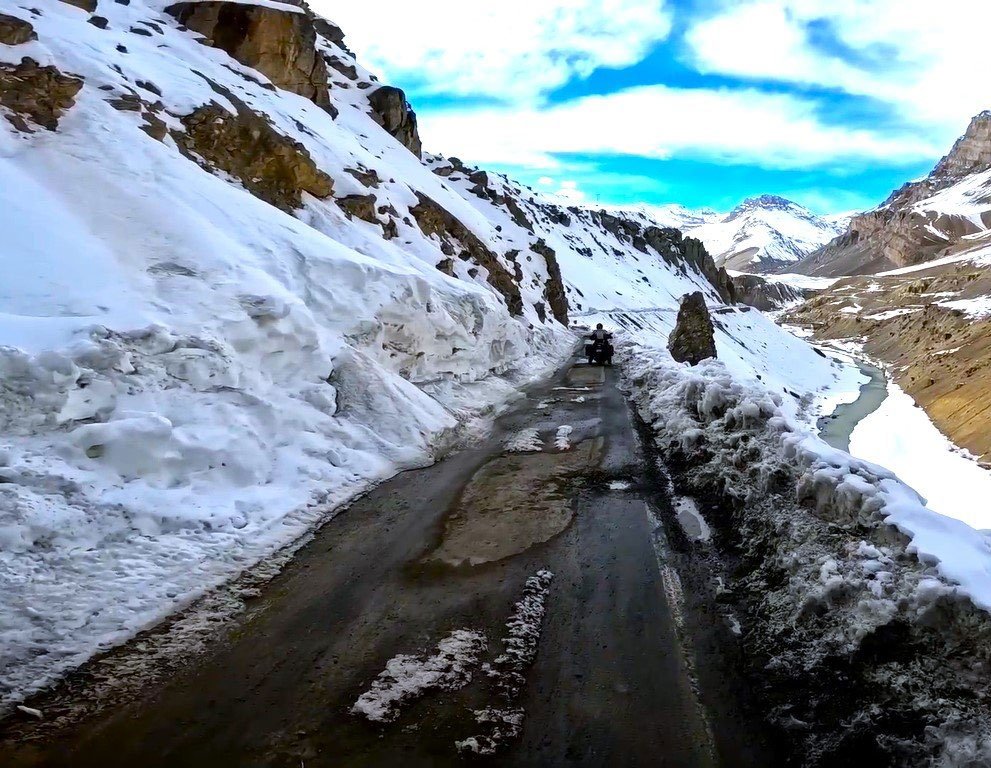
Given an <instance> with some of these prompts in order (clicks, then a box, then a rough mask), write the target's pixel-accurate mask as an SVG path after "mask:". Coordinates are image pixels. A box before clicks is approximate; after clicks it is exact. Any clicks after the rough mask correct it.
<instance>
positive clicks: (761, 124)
mask: <svg viewBox="0 0 991 768" xmlns="http://www.w3.org/2000/svg"><path fill="white" fill-rule="evenodd" d="M421 134H422V135H423V137H424V142H425V144H426V145H427V147H428V148H437V149H438V150H443V151H444V152H446V153H453V154H456V155H458V156H459V157H464V158H466V159H470V160H471V161H472V162H476V163H499V164H504V165H517V166H518V165H526V166H530V167H536V168H547V169H554V168H556V167H558V166H559V165H560V163H559V161H558V160H556V159H555V157H554V155H555V154H564V153H572V154H591V155H635V156H640V157H648V158H657V159H665V158H669V157H671V156H673V155H680V156H691V157H701V158H705V159H709V160H717V161H723V162H733V163H754V164H759V165H764V166H766V167H776V168H794V167H804V166H808V165H824V164H828V163H833V162H837V161H840V160H856V159H863V160H869V161H871V162H902V161H905V160H917V159H919V158H924V157H931V156H933V155H934V154H936V155H938V154H939V151H940V147H939V145H934V144H932V143H929V142H924V141H922V140H919V139H917V138H914V137H912V136H908V135H889V134H882V133H875V132H872V131H866V130H855V129H848V128H844V127H841V126H832V125H826V124H824V123H822V122H821V121H820V120H819V119H818V118H817V117H816V112H815V107H814V105H813V104H812V103H811V102H808V101H806V100H803V99H801V98H798V97H795V96H791V95H787V94H768V93H762V92H761V91H758V90H755V89H742V90H721V89H678V88H669V87H666V86H661V85H657V86H644V87H640V88H631V89H627V90H624V91H618V92H615V93H611V94H607V95H603V96H588V97H585V98H582V99H577V100H574V101H570V102H566V103H562V104H557V105H551V106H547V107H545V108H541V109H538V108H529V107H520V108H512V107H505V108H498V109H496V108H489V109H474V110H442V111H433V112H431V111H427V112H425V113H423V114H422V115H421Z"/></svg>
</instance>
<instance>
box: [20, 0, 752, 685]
mask: <svg viewBox="0 0 991 768" xmlns="http://www.w3.org/2000/svg"><path fill="white" fill-rule="evenodd" d="M0 228H2V231H3V233H4V238H5V240H4V242H5V247H4V250H3V256H2V257H0V258H2V259H3V267H4V279H3V280H2V281H0V434H2V439H0V570H7V569H12V570H10V571H9V572H16V573H18V574H19V576H18V579H17V581H16V584H15V585H14V586H12V587H11V588H9V589H5V590H2V592H3V594H2V595H0V601H2V602H3V605H2V606H0V607H2V612H3V615H4V617H5V619H7V620H8V621H7V622H6V623H5V625H4V626H3V627H0V700H6V699H8V697H9V696H12V695H14V692H17V691H24V690H28V689H30V688H33V687H37V686H40V685H44V684H45V682H46V681H48V680H50V679H52V677H53V676H55V675H58V674H59V673H60V672H62V671H64V670H66V669H68V668H71V667H73V666H75V665H77V664H79V663H80V662H81V661H83V660H84V659H85V658H87V657H88V656H89V655H91V654H92V653H93V652H94V651H95V650H96V649H97V648H98V647H101V646H102V647H105V646H106V645H108V644H113V643H116V642H120V641H122V640H124V639H126V638H127V637H128V636H129V635H131V634H133V633H134V632H135V631H137V630H138V629H140V628H143V627H146V626H149V625H150V624H152V623H154V622H155V621H156V620H158V619H159V618H161V616H163V615H164V614H166V613H168V612H170V611H172V610H175V609H176V608H179V607H181V606H183V605H186V604H188V602H189V601H190V600H191V599H193V598H195V597H196V596H197V595H198V594H200V593H202V591H203V590H206V589H209V588H210V587H211V586H213V585H215V584H217V583H220V582H222V581H224V580H226V579H229V578H230V577H231V576H233V575H235V574H237V573H238V572H240V571H241V570H242V569H243V568H245V567H248V566H250V565H251V564H252V563H254V562H256V561H258V560H259V559H262V558H265V557H267V556H268V555H270V554H271V553H272V552H273V551H274V550H276V549H278V548H279V547H281V546H283V545H286V544H288V543H289V542H292V541H293V540H295V539H296V538H298V537H300V536H302V535H304V534H305V533H306V532H307V531H308V530H310V529H311V528H312V526H314V525H316V524H318V523H319V522H320V521H321V520H323V519H325V518H326V516H327V515H328V514H330V513H331V510H333V509H334V508H335V507H336V506H337V505H339V504H340V503H341V502H343V501H345V500H346V499H348V498H350V497H351V496H353V495H354V494H355V493H358V492H360V491H361V490H362V489H363V488H366V487H368V485H369V484H371V483H375V482H378V481H380V480H381V479H383V478H385V477H388V476H389V475H391V474H393V473H395V472H396V471H398V470H400V469H402V468H405V467H411V466H417V465H422V464H424V463H426V462H429V461H431V460H432V459H433V458H434V457H435V456H436V455H438V454H439V453H441V452H443V451H445V450H448V449H449V447H450V446H451V445H452V444H455V443H456V442H457V441H458V440H461V439H463V437H462V435H463V434H464V430H465V429H466V428H467V426H466V425H469V424H471V423H474V421H473V420H474V419H475V418H477V417H479V416H483V415H485V414H487V413H489V412H491V411H492V410H494V409H497V408H500V407H502V405H503V404H504V403H505V402H506V400H507V399H508V398H510V397H512V396H513V395H514V392H515V391H516V389H515V388H516V387H517V386H518V385H519V384H521V383H523V382H525V381H527V380H529V379H531V378H533V377H534V376H537V375H540V374H542V373H545V372H547V370H548V369H550V368H552V367H553V366H555V365H556V364H557V363H558V362H559V361H560V360H561V359H562V358H563V356H565V355H567V354H569V353H570V351H571V349H572V346H573V344H574V343H575V337H574V335H573V334H572V333H571V332H569V331H568V330H567V328H566V327H565V326H566V324H567V323H568V322H569V317H570V315H572V314H581V313H582V312H584V311H585V307H586V306H587V305H588V302H589V301H590V300H594V302H595V304H596V305H597V306H623V307H638V306H651V307H655V306H657V305H659V304H661V305H666V306H671V307H674V306H676V301H677V298H679V297H680V296H681V295H682V294H683V293H688V292H691V291H695V290H701V291H703V292H704V293H705V294H706V296H707V298H708V299H709V300H710V301H712V302H713V303H720V302H722V301H725V300H729V299H731V298H732V293H731V288H730V286H729V283H728V282H727V278H726V275H725V273H724V272H721V271H719V270H717V269H716V267H715V265H714V264H713V262H712V260H711V259H710V258H709V257H708V255H707V254H706V253H705V250H704V248H702V246H701V244H700V243H698V242H697V241H694V240H690V239H685V238H683V237H682V236H681V234H680V233H678V232H677V231H676V230H671V229H664V228H661V227H658V226H656V224H655V223H654V222H653V221H652V220H650V219H649V218H648V217H646V216H643V215H637V214H629V215H619V214H613V213H608V212H605V211H591V210H587V209H579V208H574V209H569V208H564V207H561V206H559V205H556V204H552V203H548V202H545V201H541V200H540V199H538V198H537V197H536V196H535V195H534V194H533V193H532V192H531V191H530V190H527V189H525V188H523V187H521V186H520V185H518V184H515V183H514V182H511V181H510V180H508V179H505V178H502V177H498V176H495V175H491V174H487V173H485V172H484V171H480V170H477V169H470V168H467V167H465V166H464V165H463V164H461V163H460V162H459V161H457V160H455V159H444V158H442V157H437V156H433V155H427V156H425V155H424V154H423V151H422V147H421V140H420V136H419V131H418V127H417V121H416V115H415V113H414V111H413V109H412V107H411V106H410V105H409V104H408V103H407V101H406V98H405V95H404V94H403V92H402V91H401V90H399V89H397V88H394V87H391V86H388V85H384V84H382V83H380V82H379V81H378V80H377V79H376V78H375V76H374V75H373V74H371V73H370V72H368V71H367V70H366V69H365V68H364V67H363V66H362V65H361V63H360V62H359V61H358V60H356V58H355V56H354V55H353V54H352V53H351V52H350V51H349V50H348V49H347V47H346V45H345V43H344V35H343V32H342V31H341V30H340V29H339V28H337V27H336V26H335V25H334V24H333V23H332V22H330V21H328V20H326V19H323V18H320V17H318V16H316V15H314V14H313V13H312V12H311V11H310V10H309V9H308V8H307V7H306V6H305V5H304V4H302V3H299V2H291V3H289V2H273V1H272V0H253V1H246V2H235V1H232V0H203V1H202V2H170V0H129V2H125V1H124V0H72V1H71V2H63V1H62V0H30V1H29V0H9V2H6V3H5V4H4V5H3V10H2V14H0ZM125 561H126V562H129V563H132V564H133V566H131V567H129V568H128V569H127V573H126V574H124V573H123V572H122V571H120V569H119V568H118V565H117V564H119V563H120V562H125Z"/></svg>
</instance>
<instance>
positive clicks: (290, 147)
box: [172, 102, 333, 212]
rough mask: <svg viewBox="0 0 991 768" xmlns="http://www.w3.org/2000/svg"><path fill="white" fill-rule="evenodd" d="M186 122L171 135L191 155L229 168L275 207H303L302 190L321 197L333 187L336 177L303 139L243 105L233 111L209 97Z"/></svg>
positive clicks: (287, 209) (331, 190)
mask: <svg viewBox="0 0 991 768" xmlns="http://www.w3.org/2000/svg"><path fill="white" fill-rule="evenodd" d="M182 124H183V125H184V126H185V128H186V131H185V132H184V133H182V132H179V131H174V132H173V134H172V135H173V138H174V139H175V141H176V144H178V145H179V147H180V148H181V149H184V150H185V151H186V153H187V154H188V155H189V156H190V157H191V159H194V160H197V159H198V158H201V159H202V161H205V162H206V163H207V164H208V165H209V167H211V168H217V169H220V170H222V171H224V172H225V173H229V174H230V175H232V176H234V177H235V178H237V179H238V180H240V181H241V183H242V184H244V186H245V188H246V189H247V190H248V191H249V192H251V193H252V194H253V195H255V196H256V197H259V198H261V199H262V200H264V201H266V202H267V203H270V204H272V205H274V206H275V207H277V208H281V209H282V210H284V211H290V212H291V211H293V210H295V209H296V208H299V207H300V205H302V202H303V198H302V195H303V192H309V193H310V194H311V195H314V196H315V197H321V198H323V197H329V196H330V194H331V192H333V180H332V179H331V178H330V177H329V176H328V175H327V174H326V173H324V172H323V171H321V170H320V169H319V168H317V167H316V164H314V162H313V159H312V158H311V157H310V153H309V152H307V151H306V148H305V147H304V146H303V145H302V144H300V143H299V142H297V141H295V140H293V139H291V138H289V137H288V136H284V135H282V134H281V133H279V132H278V131H276V130H275V128H273V127H272V125H271V123H269V121H268V120H267V118H265V117H263V116H261V115H258V114H256V113H254V112H252V111H251V110H250V109H247V108H246V107H244V106H243V105H240V109H239V111H238V113H237V114H231V113H230V112H228V111H227V110H226V109H224V108H223V107H221V106H220V105H219V104H217V103H215V102H211V103H209V104H205V105H204V106H202V107H199V108H198V109H196V110H195V111H193V112H192V113H190V114H188V115H186V116H185V117H183V118H182Z"/></svg>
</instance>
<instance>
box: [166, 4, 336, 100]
mask: <svg viewBox="0 0 991 768" xmlns="http://www.w3.org/2000/svg"><path fill="white" fill-rule="evenodd" d="M165 10H166V11H167V12H168V13H170V14H171V15H172V16H174V17H175V18H176V19H177V20H178V21H179V22H180V23H181V24H184V25H185V26H187V27H189V28H190V29H191V30H193V31H195V32H199V33H200V34H201V35H203V36H204V37H205V38H206V41H205V42H207V43H208V44H209V45H212V46H214V47H215V48H220V49H221V50H224V51H226V52H227V53H228V54H230V55H231V56H232V57H233V58H235V59H237V60H238V61H239V62H241V63H242V64H244V65H245V66H248V67H253V68H254V69H257V70H258V71H259V72H261V73H262V74H264V75H265V76H266V77H268V79H269V80H271V81H272V82H273V83H274V84H275V85H276V86H278V87H279V88H284V89H285V90H287V91H292V92H293V93H298V94H299V95H300V96H304V97H306V98H307V99H310V101H312V102H313V103H315V104H317V105H319V106H321V107H326V106H328V105H329V104H330V93H329V91H328V86H327V67H326V64H325V63H324V60H323V57H321V56H320V54H319V53H318V52H317V49H316V30H315V29H314V27H313V21H312V20H311V18H310V17H309V15H307V14H306V13H305V12H303V11H300V12H298V13H297V12H293V11H284V10H279V9H277V8H268V7H265V6H261V5H243V4H241V3H234V2H211V1H210V0H207V1H206V2H182V3H175V4H174V5H170V6H169V7H168V8H166V9H165Z"/></svg>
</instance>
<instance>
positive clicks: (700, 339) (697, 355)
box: [668, 291, 716, 365]
mask: <svg viewBox="0 0 991 768" xmlns="http://www.w3.org/2000/svg"><path fill="white" fill-rule="evenodd" d="M668 351H670V352H671V357H673V358H674V359H675V360H677V361H678V362H679V363H690V364H691V365H698V364H699V363H701V362H702V361H703V360H705V359H707V358H710V357H715V356H716V340H715V332H714V330H713V328H712V318H711V317H709V310H708V308H707V307H706V306H705V296H703V295H702V293H701V291H695V292H694V293H690V294H688V295H687V296H685V297H684V298H683V299H682V300H681V307H680V308H679V309H678V322H677V324H676V325H675V327H674V331H672V332H671V337H670V338H669V339H668Z"/></svg>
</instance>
